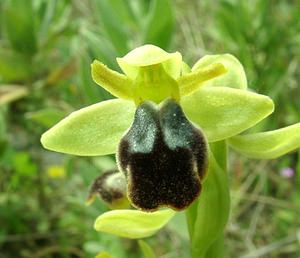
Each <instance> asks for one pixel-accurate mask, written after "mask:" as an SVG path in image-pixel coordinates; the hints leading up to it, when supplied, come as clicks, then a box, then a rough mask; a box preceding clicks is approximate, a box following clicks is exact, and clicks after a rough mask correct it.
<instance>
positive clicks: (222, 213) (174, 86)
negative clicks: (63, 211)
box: [41, 45, 300, 258]
mask: <svg viewBox="0 0 300 258" xmlns="http://www.w3.org/2000/svg"><path fill="white" fill-rule="evenodd" d="M117 62H118V64H119V66H120V68H121V69H122V71H123V72H124V73H119V72H116V71H113V70H111V69H109V68H108V67H107V66H105V65H104V64H102V63H101V62H100V61H97V60H95V61H94V62H93V63H92V65H91V68H92V77H93V79H94V81H95V82H96V83H97V84H99V85H100V86H101V87H103V88H104V89H106V90H107V91H109V92H110V93H111V94H113V95H114V96H115V97H116V99H112V100H107V101H103V102H100V103H97V104H94V105H91V106H89V107H85V108H82V109H80V110H78V111H75V112H73V113H71V114H70V115H69V116H68V117H66V118H65V119H63V120H62V121H60V122H59V123H58V124H57V125H55V126H54V127H52V128H51V129H50V130H48V131H47V132H46V133H44V134H43V136H42V138H41V142H42V144H43V146H44V147H45V148H47V149H49V150H53V151H58V152H63V153H68V154H74V155H83V156H100V155H107V154H114V153H116V157H117V161H118V165H119V169H120V171H121V172H122V173H123V174H124V175H125V178H126V183H127V196H128V199H129V201H130V202H131V204H132V205H133V206H134V207H135V208H137V210H113V211H109V212H107V213H104V214H102V215H101V216H100V217H99V218H98V219H97V220H96V223H95V228H96V229H97V230H99V231H104V232H109V233H113V234H117V235H119V236H123V237H129V238H141V237H146V236H149V235H152V234H154V233H155V232H156V231H157V230H158V229H159V228H161V227H162V226H163V225H165V224H166V223H167V222H168V221H169V219H170V218H171V217H172V216H173V215H174V214H175V213H176V211H179V210H185V211H186V215H187V221H188V228H189V233H190V237H191V240H192V241H191V245H192V257H197V258H199V257H213V256H210V252H212V250H213V249H214V245H215V246H217V241H218V240H219V239H220V238H221V237H222V234H223V230H224V227H225V225H226V222H227V220H228V214H229V203H230V198H229V190H228V180H227V175H226V157H227V146H230V147H232V148H233V149H234V150H236V151H238V152H241V153H242V154H244V155H246V156H248V157H251V158H263V159H272V158H277V157H278V156H280V155H283V154H285V153H287V152H289V151H292V150H294V149H296V148H299V147H300V123H298V124H296V125H292V126H289V127H286V128H283V129H279V130H275V131H270V132H262V133H255V134H241V133H243V132H244V131H246V130H247V129H249V128H251V127H253V126H255V125H256V124H257V123H259V122H260V121H261V120H263V119H264V118H266V117H267V116H269V115H270V114H271V113H272V112H273V110H274V104H273V101H272V100H271V99H270V98H269V97H268V96H265V95H261V94H257V93H255V92H253V91H250V90H248V89H247V79H246V75H245V72H244V69H243V66H242V65H241V63H240V62H239V61H238V60H237V59H236V58H235V57H234V56H232V55H230V54H222V55H207V56H204V57H202V58H201V59H200V60H199V61H198V62H196V63H195V64H194V66H193V67H192V68H190V67H189V66H188V65H187V64H186V63H185V62H183V61H182V56H181V54H180V53H178V52H175V53H168V52H166V51H164V50H162V49H160V48H159V47H156V46H153V45H144V46H141V47H138V48H136V49H134V50H132V51H131V52H129V53H128V54H127V55H125V56H124V57H122V58H117ZM160 208H167V209H163V210H159V209H160ZM169 208H171V209H169ZM145 211H147V212H145ZM149 211H150V213H149Z"/></svg>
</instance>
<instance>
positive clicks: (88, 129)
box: [41, 99, 135, 156]
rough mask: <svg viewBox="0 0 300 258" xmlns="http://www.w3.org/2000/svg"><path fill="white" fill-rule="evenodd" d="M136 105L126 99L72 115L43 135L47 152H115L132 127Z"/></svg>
mask: <svg viewBox="0 0 300 258" xmlns="http://www.w3.org/2000/svg"><path fill="white" fill-rule="evenodd" d="M134 112H135V105H134V104H133V103H132V102H130V101H126V100H119V99H115V100H107V101H103V102H100V103H98V104H94V105H91V106H88V107H86V108H82V109H80V110H78V111H75V112H73V113H71V114H70V115H69V116H68V117H66V118H65V119H63V120H61V121H60V122H59V123H58V124H56V125H55V126H54V127H52V128H51V129H49V130H48V131H47V132H45V133H44V134H43V135H42V138H41V142H42V144H43V146H44V147H45V148H46V149H49V150H53V151H57V152H63V153H69V154H74V155H82V156H98V155H106V154H111V153H115V152H116V148H117V145H118V143H119V141H120V139H121V137H122V135H123V134H124V133H125V131H126V130H127V129H128V128H129V127H130V125H131V123H132V121H133V116H134Z"/></svg>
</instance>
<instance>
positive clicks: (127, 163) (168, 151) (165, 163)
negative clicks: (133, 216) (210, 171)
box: [117, 99, 208, 212]
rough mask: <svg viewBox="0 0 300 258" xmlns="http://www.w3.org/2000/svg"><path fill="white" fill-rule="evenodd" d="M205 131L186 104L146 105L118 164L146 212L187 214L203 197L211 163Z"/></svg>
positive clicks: (125, 139) (135, 200)
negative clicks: (193, 120)
mask: <svg viewBox="0 0 300 258" xmlns="http://www.w3.org/2000/svg"><path fill="white" fill-rule="evenodd" d="M207 157H208V144H207V141H206V139H205V136H204V134H203V133H202V131H201V130H200V129H199V128H197V127H195V126H194V125H193V124H192V123H191V122H190V121H189V120H188V119H187V118H186V116H185V114H184V112H183V110H182V108H181V107H180V105H179V104H178V103H177V102H176V101H174V100H173V99H166V100H165V101H164V102H163V103H160V105H155V104H154V103H152V102H149V101H144V102H143V103H141V104H140V105H139V106H138V108H137V110H136V113H135V118H134V121H133V124H132V126H131V127H130V129H129V130H128V131H127V133H126V134H125V135H124V136H123V138H122V139H121V141H120V144H119V148H118V152H117V160H118V165H119V168H120V170H121V171H122V172H123V173H124V174H125V176H126V178H127V182H128V187H127V189H128V191H127V193H128V198H129V199H130V200H131V203H132V205H133V206H135V207H136V208H138V209H141V210H144V211H148V212H151V211H155V210H157V209H159V208H161V207H169V208H172V209H174V210H177V211H179V210H183V209H186V208H187V207H188V206H190V205H191V204H192V203H193V202H194V201H195V200H196V199H197V198H198V196H199V194H200V192H201V188H202V180H203V179H204V176H205V174H206V170H207V164H208V159H207Z"/></svg>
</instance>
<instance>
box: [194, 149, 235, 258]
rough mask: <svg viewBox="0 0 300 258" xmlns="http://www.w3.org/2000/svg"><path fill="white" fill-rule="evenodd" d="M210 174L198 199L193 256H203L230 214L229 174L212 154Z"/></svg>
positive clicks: (198, 257) (220, 231)
mask: <svg viewBox="0 0 300 258" xmlns="http://www.w3.org/2000/svg"><path fill="white" fill-rule="evenodd" d="M209 162H210V164H209V169H208V176H207V178H206V180H205V181H204V183H203V189H202V193H201V195H200V197H199V199H198V201H197V203H198V210H197V217H196V220H195V222H194V232H193V234H192V236H193V237H192V258H202V257H206V256H204V255H205V253H206V252H207V250H208V249H209V247H210V246H211V245H212V244H213V242H214V241H216V240H217V238H218V237H219V236H220V234H222V233H223V230H224V228H225V225H226V223H227V220H228V216H229V207H230V198H229V188H228V179H227V174H226V172H225V171H223V170H222V169H221V168H220V167H219V166H218V164H217V162H216V160H215V158H214V156H213V155H212V154H211V156H210V159H209Z"/></svg>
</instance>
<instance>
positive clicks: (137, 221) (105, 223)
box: [94, 209, 175, 239]
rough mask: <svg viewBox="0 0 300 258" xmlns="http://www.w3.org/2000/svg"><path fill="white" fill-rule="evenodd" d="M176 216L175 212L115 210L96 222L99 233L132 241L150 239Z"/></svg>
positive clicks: (101, 216)
mask: <svg viewBox="0 0 300 258" xmlns="http://www.w3.org/2000/svg"><path fill="white" fill-rule="evenodd" d="M174 215H175V211H173V210H170V209H168V210H160V211H156V212H142V211H139V210H113V211H109V212H106V213H104V214H102V215H100V216H99V217H98V218H97V220H96V221H95V225H94V228H95V229H96V230H97V231H101V232H105V233H110V234H114V235H117V236H121V237H127V238H131V239H135V238H143V237H149V236H151V235H153V234H154V233H155V232H156V231H158V230H159V229H160V228H162V227H163V226H164V225H165V224H167V223H168V221H169V220H170V219H171V218H172V217H173V216H174Z"/></svg>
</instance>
